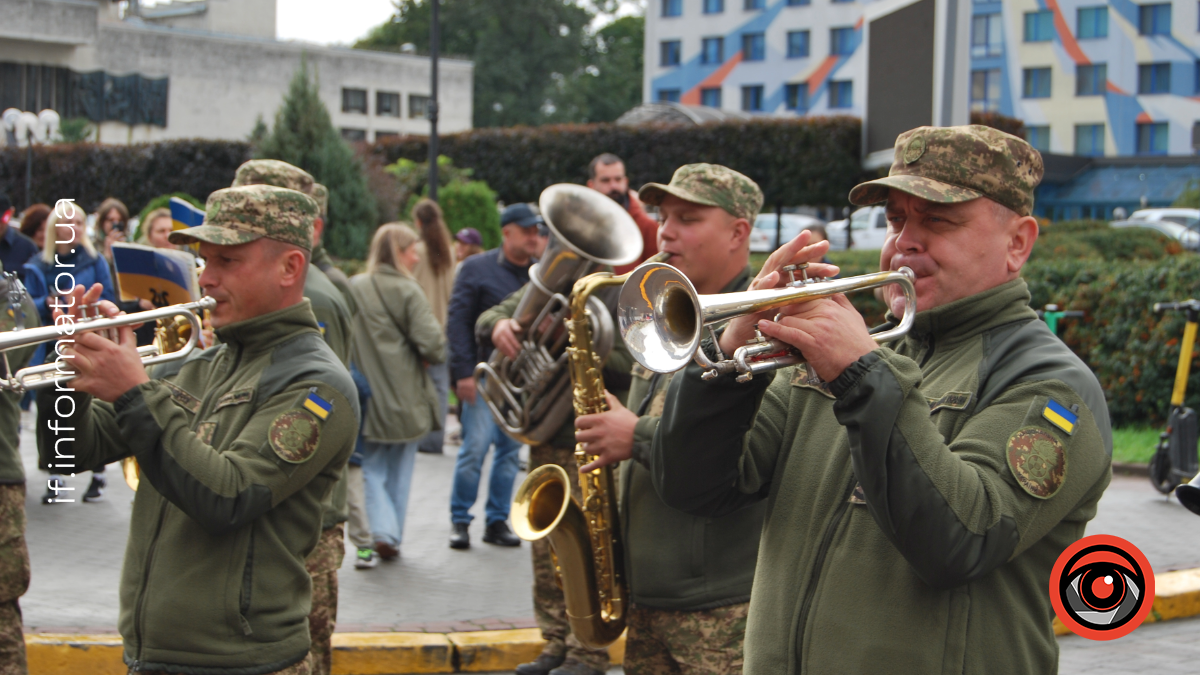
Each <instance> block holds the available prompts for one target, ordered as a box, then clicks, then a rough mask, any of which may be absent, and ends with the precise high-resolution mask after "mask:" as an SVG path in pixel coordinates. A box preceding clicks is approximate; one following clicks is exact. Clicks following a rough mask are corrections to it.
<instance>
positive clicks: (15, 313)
mask: <svg viewBox="0 0 1200 675" xmlns="http://www.w3.org/2000/svg"><path fill="white" fill-rule="evenodd" d="M2 271H3V266H0V272H2ZM16 283H17V284H20V283H21V282H19V281H17V282H16ZM8 291H9V288H8V285H7V283H6V282H5V281H4V280H3V278H0V335H3V334H6V333H7V332H8V331H11V330H15V329H16V328H17V326H18V324H19V325H20V326H21V328H22V329H25V328H37V327H38V325H39V324H40V323H41V322H40V320H39V318H38V312H37V308H36V307H34V306H33V301H32V300H30V299H29V294H28V293H25V292H24V287H21V290H20V291H19V292H18V293H19V295H20V300H19V302H17V303H12V302H10V298H9V295H8ZM36 350H37V345H29V346H28V347H21V348H20V349H13V350H10V351H8V352H5V356H6V357H7V358H8V366H9V367H10V368H12V370H13V372H14V373H15V372H16V371H18V370H20V369H21V368H24V367H25V366H26V365H27V364H28V363H29V358H30V357H31V356H33V352H34V351H36ZM3 367H4V365H3V361H0V369H2V368H3ZM9 374H10V373H2V372H0V377H6V376H8V375H9ZM20 424H21V394H18V393H16V392H12V391H7V390H4V391H0V485H24V484H25V465H24V464H23V463H22V462H21V453H20V451H19V449H18V445H19V438H18V434H17V429H18V427H19V426H20Z"/></svg>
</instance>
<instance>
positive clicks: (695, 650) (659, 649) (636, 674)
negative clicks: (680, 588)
mask: <svg viewBox="0 0 1200 675" xmlns="http://www.w3.org/2000/svg"><path fill="white" fill-rule="evenodd" d="M749 609H750V603H748V602H743V603H741V604H738V605H727V606H725V607H717V608H716V609H705V610H699V611H694V612H684V611H674V610H669V609H651V608H649V607H638V606H637V605H634V606H633V607H632V608H631V609H630V612H629V624H628V628H627V632H626V633H625V664H624V666H625V673H626V674H627V675H741V672H742V644H743V643H744V642H745V638H746V614H747V613H748V611H749Z"/></svg>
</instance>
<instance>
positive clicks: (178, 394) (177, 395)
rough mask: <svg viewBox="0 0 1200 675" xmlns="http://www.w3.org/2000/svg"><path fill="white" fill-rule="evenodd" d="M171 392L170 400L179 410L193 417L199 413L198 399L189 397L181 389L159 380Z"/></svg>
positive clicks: (187, 393) (189, 395)
mask: <svg viewBox="0 0 1200 675" xmlns="http://www.w3.org/2000/svg"><path fill="white" fill-rule="evenodd" d="M161 382H162V383H163V384H164V385H166V386H167V389H168V390H169V391H170V392H171V400H172V401H174V402H175V404H176V405H178V406H179V407H180V408H183V409H184V410H186V411H188V412H190V413H192V414H193V415H194V414H196V413H198V412H200V399H198V398H196V397H195V396H193V395H191V394H190V393H189V392H187V391H186V390H185V389H184V388H183V387H181V386H179V385H177V384H175V383H174V382H170V381H167V380H161Z"/></svg>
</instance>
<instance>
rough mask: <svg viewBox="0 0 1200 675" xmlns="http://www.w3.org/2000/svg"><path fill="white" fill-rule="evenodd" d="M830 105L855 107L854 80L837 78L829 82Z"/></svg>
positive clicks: (833, 106)
mask: <svg viewBox="0 0 1200 675" xmlns="http://www.w3.org/2000/svg"><path fill="white" fill-rule="evenodd" d="M829 107H830V108H853V107H854V82H852V81H850V80H835V81H831V82H830V83H829Z"/></svg>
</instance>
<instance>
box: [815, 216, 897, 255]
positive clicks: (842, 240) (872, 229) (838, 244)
mask: <svg viewBox="0 0 1200 675" xmlns="http://www.w3.org/2000/svg"><path fill="white" fill-rule="evenodd" d="M846 223H847V221H845V220H835V221H833V222H832V223H829V224H827V225H826V226H825V232H826V233H828V235H829V250H831V251H845V250H846ZM849 223H850V240H851V243H850V248H853V249H856V250H860V251H875V250H879V249H881V248H883V240H884V239H886V238H887V226H888V223H887V215H886V214H885V212H884V208H883V207H882V206H864V207H862V208H861V209H859V210H857V211H855V212H854V213H852V214H850V219H849Z"/></svg>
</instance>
